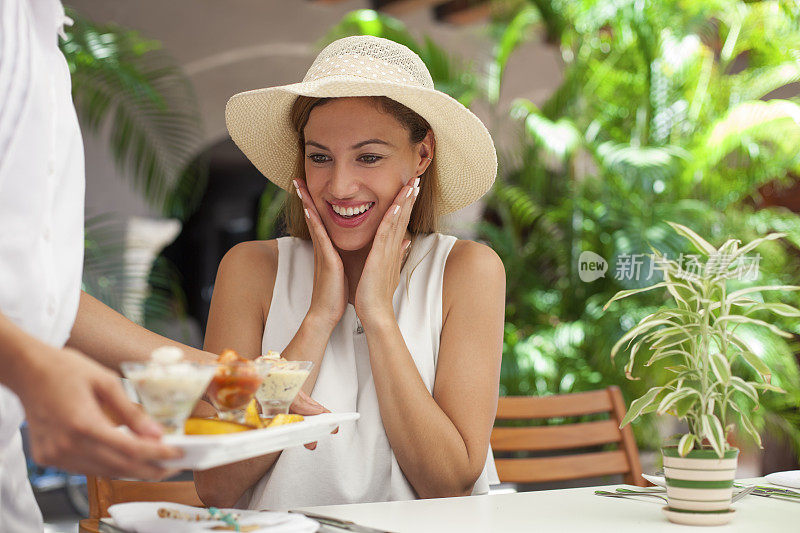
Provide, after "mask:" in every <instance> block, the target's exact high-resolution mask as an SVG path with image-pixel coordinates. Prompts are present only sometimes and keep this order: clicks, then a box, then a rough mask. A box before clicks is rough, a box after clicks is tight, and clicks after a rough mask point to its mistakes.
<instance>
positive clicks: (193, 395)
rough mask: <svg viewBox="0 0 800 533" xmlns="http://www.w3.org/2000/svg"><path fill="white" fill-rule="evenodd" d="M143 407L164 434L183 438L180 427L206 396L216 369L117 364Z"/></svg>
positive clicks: (150, 363)
mask: <svg viewBox="0 0 800 533" xmlns="http://www.w3.org/2000/svg"><path fill="white" fill-rule="evenodd" d="M120 368H121V369H122V374H123V375H124V376H125V377H126V378H128V380H129V381H130V382H131V384H132V385H133V388H134V389H135V390H136V394H138V396H139V400H140V401H141V403H142V406H144V410H145V411H146V412H147V414H148V415H150V416H151V417H152V418H153V419H154V420H155V421H157V422H158V423H160V424H161V425H162V426H164V430H165V433H168V434H176V435H181V434H183V425H184V423H185V422H186V419H187V418H189V415H190V414H191V412H192V408H193V407H194V405H195V404H196V403H197V400H199V399H200V396H202V394H203V392H205V390H206V387H207V386H208V383H209V381H211V378H212V376H213V375H214V372H215V371H216V368H217V367H216V365H208V364H200V363H190V362H169V363H164V362H156V361H148V362H125V363H122V364H120Z"/></svg>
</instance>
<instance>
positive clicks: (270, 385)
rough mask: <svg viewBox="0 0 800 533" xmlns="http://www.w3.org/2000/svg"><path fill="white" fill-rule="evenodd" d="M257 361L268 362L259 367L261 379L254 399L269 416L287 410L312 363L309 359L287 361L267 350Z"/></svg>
mask: <svg viewBox="0 0 800 533" xmlns="http://www.w3.org/2000/svg"><path fill="white" fill-rule="evenodd" d="M256 361H257V362H259V363H261V364H265V365H266V364H270V366H269V367H261V369H260V370H261V372H262V378H263V381H262V383H261V385H260V386H259V387H258V391H257V392H256V400H258V403H259V404H260V405H261V411H262V412H263V413H264V415H265V416H268V417H271V416H274V415H276V414H279V413H283V414H286V413H288V412H289V406H290V405H291V404H292V402H293V401H294V399H295V398H296V397H297V394H298V393H299V392H300V388H301V387H302V386H303V383H305V381H306V379H307V378H308V374H309V372H310V371H311V367H312V365H313V363H312V362H311V361H287V360H286V359H283V358H281V357H280V354H278V353H277V352H272V351H269V352H267V354H266V355H262V356H261V357H259V358H258V359H256Z"/></svg>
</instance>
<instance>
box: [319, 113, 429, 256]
mask: <svg viewBox="0 0 800 533" xmlns="http://www.w3.org/2000/svg"><path fill="white" fill-rule="evenodd" d="M304 134H305V141H306V144H305V171H306V184H307V186H308V191H309V192H310V193H311V198H312V200H313V202H314V205H315V206H316V208H317V211H318V212H319V214H320V217H321V218H322V221H323V223H324V224H325V228H326V229H327V230H328V235H329V236H330V238H331V241H332V242H333V244H334V246H336V247H337V248H339V249H340V250H348V251H352V250H360V249H362V248H364V247H365V246H369V245H370V244H371V243H372V239H373V238H374V237H375V232H376V231H377V229H378V226H379V225H380V222H381V220H382V219H383V216H384V214H385V213H386V210H387V209H389V207H390V206H392V205H393V202H394V199H395V196H397V193H398V192H400V189H401V188H402V187H403V186H404V185H405V184H406V183H407V182H408V180H409V179H411V177H412V176H418V175H419V174H421V173H422V172H423V171H424V170H425V169H426V168H427V163H428V160H427V158H426V157H427V156H428V155H429V154H430V150H429V149H430V143H429V142H428V139H429V138H430V137H431V134H430V132H429V134H428V137H426V139H425V140H423V142H422V143H419V144H412V143H411V141H410V139H409V132H408V130H406V129H405V128H404V127H403V126H402V125H401V124H400V122H398V121H397V119H395V118H394V117H393V116H391V115H389V114H387V113H385V112H384V111H382V110H381V109H380V108H379V107H377V104H376V103H374V102H373V101H371V100H370V99H369V98H337V99H334V100H331V101H329V102H326V103H324V104H322V105H319V106H317V107H315V108H314V109H313V110H312V111H311V113H310V114H309V118H308V123H307V124H306V127H305V129H304Z"/></svg>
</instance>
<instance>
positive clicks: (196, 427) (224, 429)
mask: <svg viewBox="0 0 800 533" xmlns="http://www.w3.org/2000/svg"><path fill="white" fill-rule="evenodd" d="M251 429H256V428H254V427H253V426H250V425H246V424H239V423H238V422H231V421H230V420H220V419H219V418H194V417H192V418H189V419H187V420H186V424H185V425H184V433H185V434H186V435H224V434H226V433H240V432H242V431H249V430H251Z"/></svg>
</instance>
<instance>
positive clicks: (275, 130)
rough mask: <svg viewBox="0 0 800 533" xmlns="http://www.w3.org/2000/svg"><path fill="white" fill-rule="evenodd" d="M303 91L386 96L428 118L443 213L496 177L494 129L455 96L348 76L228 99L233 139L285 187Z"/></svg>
mask: <svg viewBox="0 0 800 533" xmlns="http://www.w3.org/2000/svg"><path fill="white" fill-rule="evenodd" d="M298 96H309V97H316V98H343V97H354V96H386V97H388V98H391V99H392V100H395V101H397V102H399V103H401V104H403V105H405V106H406V107H408V108H410V109H412V110H414V111H416V112H417V113H418V114H419V115H420V116H422V117H423V118H425V120H427V121H428V123H429V124H430V125H431V128H432V129H433V134H434V136H435V138H436V149H435V155H434V162H433V164H434V165H436V170H437V174H438V177H439V195H440V197H439V198H438V202H437V204H438V206H439V207H438V213H437V214H438V215H445V214H448V213H452V212H453V211H457V210H459V209H461V208H463V207H466V206H468V205H470V204H471V203H473V202H475V201H476V200H478V199H479V198H480V197H481V196H483V195H484V194H485V193H486V192H487V191H488V190H489V189H490V188H491V187H492V184H493V183H494V180H495V177H496V176H497V154H496V152H495V147H494V142H493V141H492V137H491V135H489V132H488V131H487V130H486V127H485V126H484V125H483V123H482V122H481V121H480V119H479V118H478V117H476V116H475V115H474V114H473V113H472V112H471V111H470V110H469V109H467V108H466V107H464V106H463V105H462V104H461V103H460V102H458V101H457V100H455V99H454V98H452V97H451V96H449V95H447V94H445V93H443V92H440V91H437V90H434V89H428V88H424V87H409V86H408V85H403V84H397V83H389V82H381V81H374V80H368V79H363V78H358V77H354V76H347V75H341V76H329V77H326V78H322V79H319V80H314V81H308V82H301V83H294V84H291V85H283V86H279V87H268V88H264V89H256V90H253V91H246V92H243V93H239V94H236V95H234V96H233V97H231V99H230V100H228V104H227V106H226V107H225V122H226V125H227V127H228V132H229V133H230V135H231V138H232V139H233V141H234V142H235V143H236V145H237V146H238V147H239V149H240V150H242V152H243V153H244V154H245V155H246V156H247V158H248V159H249V160H250V161H251V162H252V163H253V165H255V167H256V168H257V169H258V170H259V171H260V172H261V173H262V174H264V176H265V177H266V178H267V179H269V180H270V181H272V182H273V183H275V184H276V185H277V186H279V187H281V188H283V189H286V190H289V189H290V186H291V183H292V178H293V177H294V172H295V165H296V162H297V158H298V157H299V154H298V150H299V147H298V143H297V134H296V133H295V132H294V129H293V127H292V124H291V121H290V117H289V113H290V110H291V108H292V105H293V104H294V101H295V99H296V98H297V97H298Z"/></svg>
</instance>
